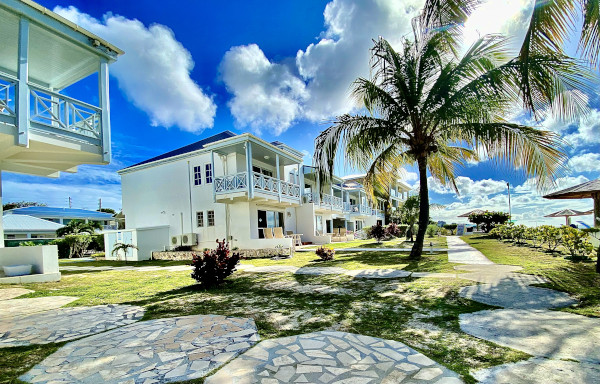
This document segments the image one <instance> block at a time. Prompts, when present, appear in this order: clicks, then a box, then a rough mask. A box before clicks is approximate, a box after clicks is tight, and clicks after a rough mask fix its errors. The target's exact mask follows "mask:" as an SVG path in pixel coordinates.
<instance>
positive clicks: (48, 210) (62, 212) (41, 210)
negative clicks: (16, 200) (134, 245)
mask: <svg viewBox="0 0 600 384" xmlns="http://www.w3.org/2000/svg"><path fill="white" fill-rule="evenodd" d="M4 214H5V215H28V216H33V217H37V218H39V219H43V220H47V221H52V222H54V223H58V224H62V225H67V224H69V222H70V221H71V220H83V221H85V222H86V223H87V222H98V223H100V224H101V225H102V228H103V229H105V230H108V229H117V221H116V219H115V218H114V217H113V215H111V214H110V213H106V212H98V211H89V210H87V209H75V208H55V207H24V208H15V209H9V210H8V211H6V212H4Z"/></svg>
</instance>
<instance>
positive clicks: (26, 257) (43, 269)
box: [0, 245, 60, 284]
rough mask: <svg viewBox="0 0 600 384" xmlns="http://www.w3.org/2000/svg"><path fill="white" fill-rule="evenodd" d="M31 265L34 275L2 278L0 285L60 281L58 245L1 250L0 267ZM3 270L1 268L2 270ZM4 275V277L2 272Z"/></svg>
mask: <svg viewBox="0 0 600 384" xmlns="http://www.w3.org/2000/svg"><path fill="white" fill-rule="evenodd" d="M19 264H31V265H33V268H32V273H33V274H32V275H28V276H16V277H2V278H0V283H9V284H11V283H16V284H18V283H28V282H46V281H59V280H60V272H59V270H58V248H57V247H56V245H39V246H35V247H11V248H1V249H0V267H2V266H4V265H19ZM0 270H1V268H0ZM2 275H4V273H3V271H2Z"/></svg>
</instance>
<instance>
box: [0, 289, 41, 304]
mask: <svg viewBox="0 0 600 384" xmlns="http://www.w3.org/2000/svg"><path fill="white" fill-rule="evenodd" d="M28 293H33V291H31V290H29V289H24V288H4V289H0V301H2V300H10V299H14V298H15V297H19V296H23V295H26V294H28Z"/></svg>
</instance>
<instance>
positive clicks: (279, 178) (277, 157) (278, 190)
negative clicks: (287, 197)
mask: <svg viewBox="0 0 600 384" xmlns="http://www.w3.org/2000/svg"><path fill="white" fill-rule="evenodd" d="M275 173H276V174H277V197H278V198H279V202H280V203H281V175H280V172H279V154H278V153H276V154H275Z"/></svg>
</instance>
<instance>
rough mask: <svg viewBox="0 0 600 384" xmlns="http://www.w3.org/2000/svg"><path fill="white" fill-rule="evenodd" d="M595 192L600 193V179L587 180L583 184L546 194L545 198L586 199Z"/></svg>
mask: <svg viewBox="0 0 600 384" xmlns="http://www.w3.org/2000/svg"><path fill="white" fill-rule="evenodd" d="M593 193H600V179H596V180H591V181H587V182H585V183H583V184H579V185H576V186H574V187H569V188H565V189H562V190H560V191H556V192H552V193H550V194H547V195H546V196H544V198H545V199H586V198H591V197H592V194H593Z"/></svg>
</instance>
